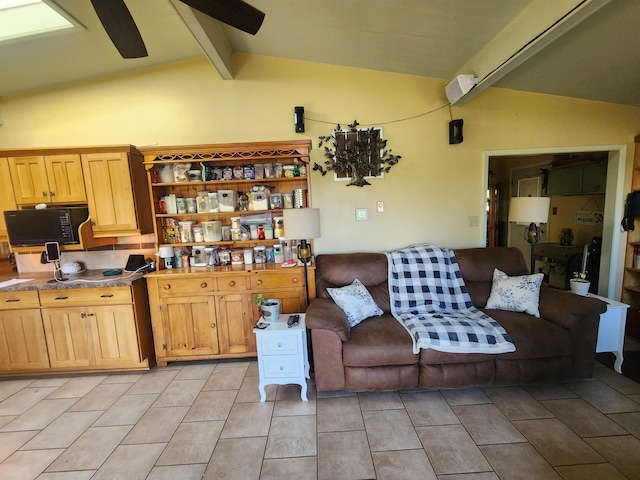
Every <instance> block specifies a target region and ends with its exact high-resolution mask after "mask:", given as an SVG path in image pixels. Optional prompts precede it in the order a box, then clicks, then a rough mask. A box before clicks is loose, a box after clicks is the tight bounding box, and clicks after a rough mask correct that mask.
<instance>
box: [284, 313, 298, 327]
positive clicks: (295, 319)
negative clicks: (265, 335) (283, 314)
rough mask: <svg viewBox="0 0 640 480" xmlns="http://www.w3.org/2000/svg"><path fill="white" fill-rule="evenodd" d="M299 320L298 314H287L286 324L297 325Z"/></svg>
mask: <svg viewBox="0 0 640 480" xmlns="http://www.w3.org/2000/svg"><path fill="white" fill-rule="evenodd" d="M299 321H300V315H297V314H296V315H289V320H287V326H289V327H292V326H293V325H297V324H298V322H299Z"/></svg>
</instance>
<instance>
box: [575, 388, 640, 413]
mask: <svg viewBox="0 0 640 480" xmlns="http://www.w3.org/2000/svg"><path fill="white" fill-rule="evenodd" d="M566 385H567V387H568V388H569V389H571V390H572V391H573V392H575V393H576V394H578V395H579V396H580V398H582V399H584V400H585V401H586V402H589V403H590V404H591V405H593V406H594V407H596V408H597V409H598V410H600V411H601V412H602V413H605V414H606V413H625V412H637V411H638V410H640V407H638V404H637V403H635V402H633V401H632V400H629V399H628V398H627V397H625V396H624V395H623V394H621V393H620V392H618V391H616V390H614V389H613V388H611V387H610V386H609V385H606V384H605V383H602V382H600V381H595V382H580V383H568V384H566Z"/></svg>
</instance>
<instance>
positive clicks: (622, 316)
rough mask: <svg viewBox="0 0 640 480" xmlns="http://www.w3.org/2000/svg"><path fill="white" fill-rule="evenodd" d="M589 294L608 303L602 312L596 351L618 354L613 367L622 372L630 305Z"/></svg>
mask: <svg viewBox="0 0 640 480" xmlns="http://www.w3.org/2000/svg"><path fill="white" fill-rule="evenodd" d="M587 296H588V297H593V298H597V299H598V300H602V301H603V302H605V303H606V304H607V311H606V312H604V313H601V314H600V326H599V327H598V343H597V344H596V353H602V352H613V354H614V355H615V356H616V361H615V363H614V365H613V368H614V370H615V371H616V372H618V373H622V362H623V361H624V357H623V348H624V329H625V326H626V324H627V309H628V308H629V305H627V304H626V303H621V302H616V301H615V300H611V299H610V298H605V297H601V296H599V295H594V294H592V293H590V294H588V295H587Z"/></svg>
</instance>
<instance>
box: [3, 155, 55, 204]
mask: <svg viewBox="0 0 640 480" xmlns="http://www.w3.org/2000/svg"><path fill="white" fill-rule="evenodd" d="M9 169H10V170H11V180H12V181H13V190H14V194H15V199H16V203H17V204H18V205H35V204H37V203H49V202H51V197H50V195H49V183H48V182H47V168H46V166H45V161H44V157H43V156H39V155H38V156H30V157H10V158H9Z"/></svg>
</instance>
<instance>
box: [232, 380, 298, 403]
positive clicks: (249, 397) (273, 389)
mask: <svg viewBox="0 0 640 480" xmlns="http://www.w3.org/2000/svg"><path fill="white" fill-rule="evenodd" d="M259 383H260V377H244V380H243V381H242V385H240V389H239V390H238V396H237V397H236V403H247V402H259V401H260V391H259V390H258V384H259ZM299 389H300V387H299V386H298V398H299V397H300V392H299ZM264 391H265V394H266V397H267V398H266V401H267V402H273V401H274V400H275V399H276V394H277V392H278V385H266V386H265V388H264Z"/></svg>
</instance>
